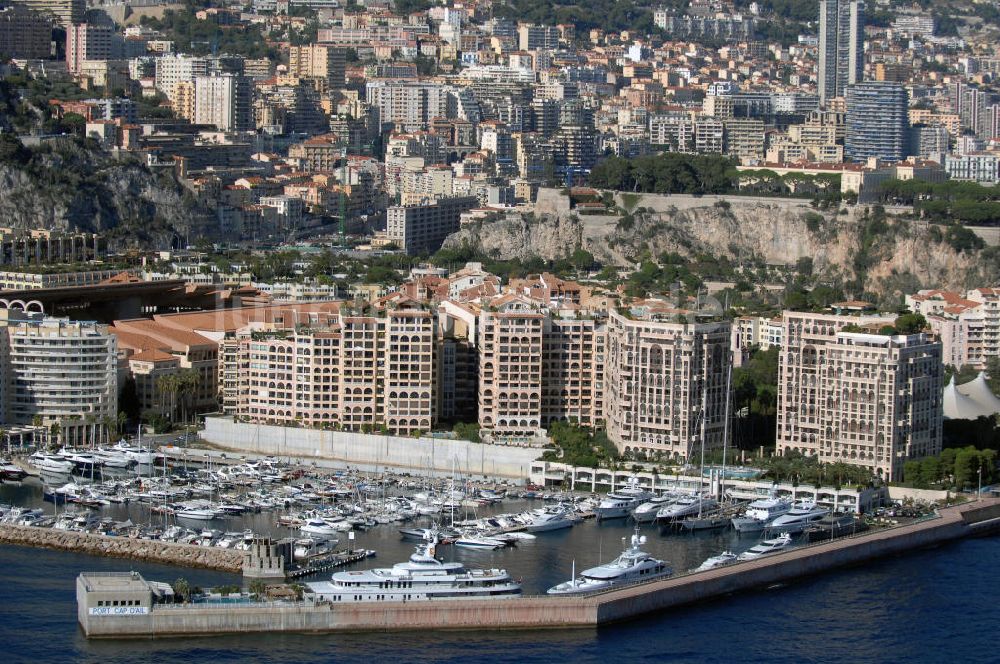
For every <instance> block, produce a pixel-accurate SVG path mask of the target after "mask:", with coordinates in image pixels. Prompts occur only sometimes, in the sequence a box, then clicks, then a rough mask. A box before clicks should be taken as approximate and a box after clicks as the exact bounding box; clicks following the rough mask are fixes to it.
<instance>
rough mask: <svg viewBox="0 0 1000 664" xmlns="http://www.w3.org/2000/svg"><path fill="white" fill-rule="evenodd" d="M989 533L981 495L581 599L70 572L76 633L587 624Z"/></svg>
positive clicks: (996, 524)
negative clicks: (250, 586) (306, 594)
mask: <svg viewBox="0 0 1000 664" xmlns="http://www.w3.org/2000/svg"><path fill="white" fill-rule="evenodd" d="M997 532H1000V499H991V500H984V501H981V502H976V503H968V504H965V505H961V506H956V507H950V508H945V509H942V510H941V512H940V514H939V515H938V516H936V517H934V518H930V519H926V520H923V521H920V522H916V523H912V524H909V525H906V526H899V527H896V528H891V529H888V530H882V531H876V532H872V533H867V534H863V535H857V536H852V537H848V538H843V539H839V540H835V541H833V542H823V543H818V544H813V545H809V546H805V547H801V548H797V549H792V550H790V551H787V552H783V553H778V554H774V555H772V556H768V557H766V558H762V559H758V560H754V561H750V562H744V563H738V564H735V565H732V566H729V567H723V568H720V569H715V570H710V571H707V572H698V573H691V574H685V575H681V576H678V577H674V578H669V579H666V580H663V581H655V582H651V583H645V584H641V585H634V586H629V587H625V588H621V589H618V590H609V591H606V592H603V593H599V594H596V595H589V596H585V597H521V598H509V599H501V598H497V599H492V600H454V599H442V600H428V601H416V602H371V603H351V604H329V603H319V602H312V603H311V602H297V603H295V602H273V603H247V604H245V605H238V604H226V605H218V604H215V605H213V604H183V605H182V604H160V603H156V602H154V597H155V594H156V590H155V588H154V587H153V586H152V585H150V584H149V583H148V582H146V581H145V580H144V579H142V578H141V577H139V576H138V575H136V574H121V575H107V574H89V573H83V574H81V575H80V576H79V578H78V579H77V616H78V619H79V622H80V625H81V626H82V628H83V631H84V633H85V634H86V635H87V636H88V637H91V638H101V637H103V638H122V637H143V638H148V637H156V636H179V635H201V634H223V633H241V632H243V633H248V632H336V631H391V630H417V629H421V630H423V629H477V630H482V629H543V628H565V627H590V628H593V627H597V626H599V625H603V624H608V623H613V622H618V621H623V620H627V619H629V618H632V617H635V616H638V615H642V614H647V613H653V612H657V611H662V610H665V609H669V608H673V607H676V606H680V605H683V604H689V603H692V602H699V601H705V600H709V599H712V598H715V597H720V596H724V595H727V594H730V593H733V592H739V591H745V590H751V589H754V588H761V587H767V586H769V585H772V584H775V583H780V582H784V581H790V580H793V579H796V578H801V577H804V576H809V575H812V574H817V573H820V572H824V571H827V570H831V569H835V568H838V567H844V566H849V565H855V564H858V563H862V562H865V561H869V560H873V559H883V558H887V557H891V556H895V555H900V554H904V553H907V552H909V551H913V550H915V549H920V548H924V547H928V546H934V545H937V544H942V543H945V542H949V541H953V540H956V539H959V538H963V537H969V536H976V535H987V534H994V533H997Z"/></svg>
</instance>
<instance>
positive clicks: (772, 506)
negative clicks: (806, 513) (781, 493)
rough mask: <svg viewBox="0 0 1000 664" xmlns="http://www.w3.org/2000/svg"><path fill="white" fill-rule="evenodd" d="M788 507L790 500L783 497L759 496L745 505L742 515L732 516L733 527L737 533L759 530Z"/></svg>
mask: <svg viewBox="0 0 1000 664" xmlns="http://www.w3.org/2000/svg"><path fill="white" fill-rule="evenodd" d="M790 509H792V501H790V500H787V499H785V498H761V499H760V500H755V501H753V502H752V503H750V504H749V505H747V508H746V511H744V512H743V515H742V516H734V517H733V528H734V529H735V530H736V532H738V533H753V532H759V531H761V530H764V528H766V527H767V526H769V525H770V524H771V522H772V521H774V520H775V519H777V518H778V517H779V516H782V515H783V514H787V513H788V511H789V510H790Z"/></svg>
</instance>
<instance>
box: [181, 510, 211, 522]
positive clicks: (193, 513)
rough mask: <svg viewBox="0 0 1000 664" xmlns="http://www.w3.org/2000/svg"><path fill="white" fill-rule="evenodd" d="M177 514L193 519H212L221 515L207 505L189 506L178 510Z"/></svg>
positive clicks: (182, 517)
mask: <svg viewBox="0 0 1000 664" xmlns="http://www.w3.org/2000/svg"><path fill="white" fill-rule="evenodd" d="M175 514H176V516H177V517H178V518H180V519H190V520H193V521H211V520H212V519H215V518H217V517H218V516H219V515H218V513H217V512H216V511H215V510H213V509H209V508H206V507H188V508H185V509H180V510H177V512H176V513H175Z"/></svg>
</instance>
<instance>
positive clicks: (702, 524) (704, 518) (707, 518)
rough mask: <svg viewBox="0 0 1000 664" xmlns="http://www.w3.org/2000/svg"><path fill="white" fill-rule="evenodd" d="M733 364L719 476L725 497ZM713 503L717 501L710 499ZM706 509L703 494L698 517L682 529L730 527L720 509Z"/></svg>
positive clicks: (688, 521)
mask: <svg viewBox="0 0 1000 664" xmlns="http://www.w3.org/2000/svg"><path fill="white" fill-rule="evenodd" d="M732 370H733V363H732V362H731V361H730V362H729V366H728V370H727V371H726V414H725V423H724V424H723V429H722V473H721V474H720V475H719V496H723V497H724V496H725V494H726V491H725V482H726V451H727V448H728V445H729V403H730V393H729V381H730V379H731V376H732ZM701 436H702V438H701V471H700V472H701V479H700V481H701V482H703V481H704V478H705V418H704V417H703V418H702V420H701ZM710 500H712V501H713V502H714V501H715V499H714V498H713V499H710ZM704 507H705V499H704V494H702V499H701V500H700V501H699V502H698V516H692V517H688V518H687V519H685V520H684V521H682V522H681V528H683V529H685V530H690V531H695V530H718V529H721V528H726V527H727V526H729V523H730V519H729V517H728V516H725V515H724V514H722V510H721V508H719V507H715V508H713V509H712V510H711V511H710V512H709V513H707V514H705V513H703V508H704Z"/></svg>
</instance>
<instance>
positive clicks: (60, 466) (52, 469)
mask: <svg viewBox="0 0 1000 664" xmlns="http://www.w3.org/2000/svg"><path fill="white" fill-rule="evenodd" d="M28 458H29V460H30V461H31V465H33V466H34V467H35V468H37V469H38V470H41V471H44V472H48V473H67V474H68V473H70V472H72V471H73V469H74V468H75V467H76V464H74V463H73V462H72V461H70V460H69V459H64V458H63V457H61V456H56V455H54V454H45V453H44V452H35V453H34V454H32V455H31V456H30V457H28Z"/></svg>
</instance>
